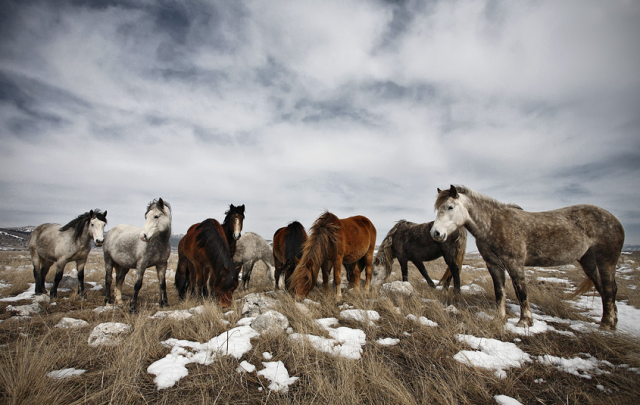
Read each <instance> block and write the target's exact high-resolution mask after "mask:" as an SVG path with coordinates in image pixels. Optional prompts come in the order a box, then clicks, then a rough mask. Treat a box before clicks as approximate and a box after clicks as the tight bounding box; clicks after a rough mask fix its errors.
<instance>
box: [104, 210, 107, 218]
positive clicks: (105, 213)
mask: <svg viewBox="0 0 640 405" xmlns="http://www.w3.org/2000/svg"><path fill="white" fill-rule="evenodd" d="M103 215H104V217H105V218H107V211H106V210H105V211H104V214H103Z"/></svg>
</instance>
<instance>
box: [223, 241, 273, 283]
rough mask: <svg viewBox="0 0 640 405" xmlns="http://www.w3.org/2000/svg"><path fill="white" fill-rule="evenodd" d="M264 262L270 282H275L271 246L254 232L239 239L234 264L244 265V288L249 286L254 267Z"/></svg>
mask: <svg viewBox="0 0 640 405" xmlns="http://www.w3.org/2000/svg"><path fill="white" fill-rule="evenodd" d="M259 261H262V262H263V263H264V264H265V265H266V267H267V275H268V277H269V280H273V270H274V266H273V253H272V250H271V246H269V244H268V243H267V241H266V240H264V239H263V238H262V237H261V236H260V235H258V234H256V233H253V232H246V233H244V234H243V235H242V236H241V237H240V239H238V242H237V245H236V253H235V255H234V256H233V262H234V263H235V264H236V265H239V264H241V265H242V288H244V289H246V288H247V287H248V286H249V280H250V279H251V272H252V271H253V266H254V265H255V264H256V263H258V262H259Z"/></svg>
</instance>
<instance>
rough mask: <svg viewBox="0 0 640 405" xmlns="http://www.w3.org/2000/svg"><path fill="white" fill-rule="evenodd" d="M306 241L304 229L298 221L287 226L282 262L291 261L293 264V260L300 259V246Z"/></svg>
mask: <svg viewBox="0 0 640 405" xmlns="http://www.w3.org/2000/svg"><path fill="white" fill-rule="evenodd" d="M305 239H306V233H305V231H304V227H303V226H302V224H301V223H300V222H298V221H294V222H292V223H290V224H289V225H287V232H286V234H285V235H284V260H285V261H287V260H291V263H295V258H296V257H297V258H298V259H300V258H302V244H303V243H304V241H305Z"/></svg>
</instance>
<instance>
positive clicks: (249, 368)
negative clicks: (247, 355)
mask: <svg viewBox="0 0 640 405" xmlns="http://www.w3.org/2000/svg"><path fill="white" fill-rule="evenodd" d="M236 371H237V372H238V373H253V372H254V371H256V366H254V365H253V364H251V363H249V362H248V361H246V360H243V361H242V362H241V363H240V365H239V366H238V368H237V369H236Z"/></svg>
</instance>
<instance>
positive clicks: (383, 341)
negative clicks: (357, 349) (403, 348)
mask: <svg viewBox="0 0 640 405" xmlns="http://www.w3.org/2000/svg"><path fill="white" fill-rule="evenodd" d="M376 343H377V344H379V345H380V346H395V345H397V344H398V343H400V339H395V338H380V339H378V340H376Z"/></svg>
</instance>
